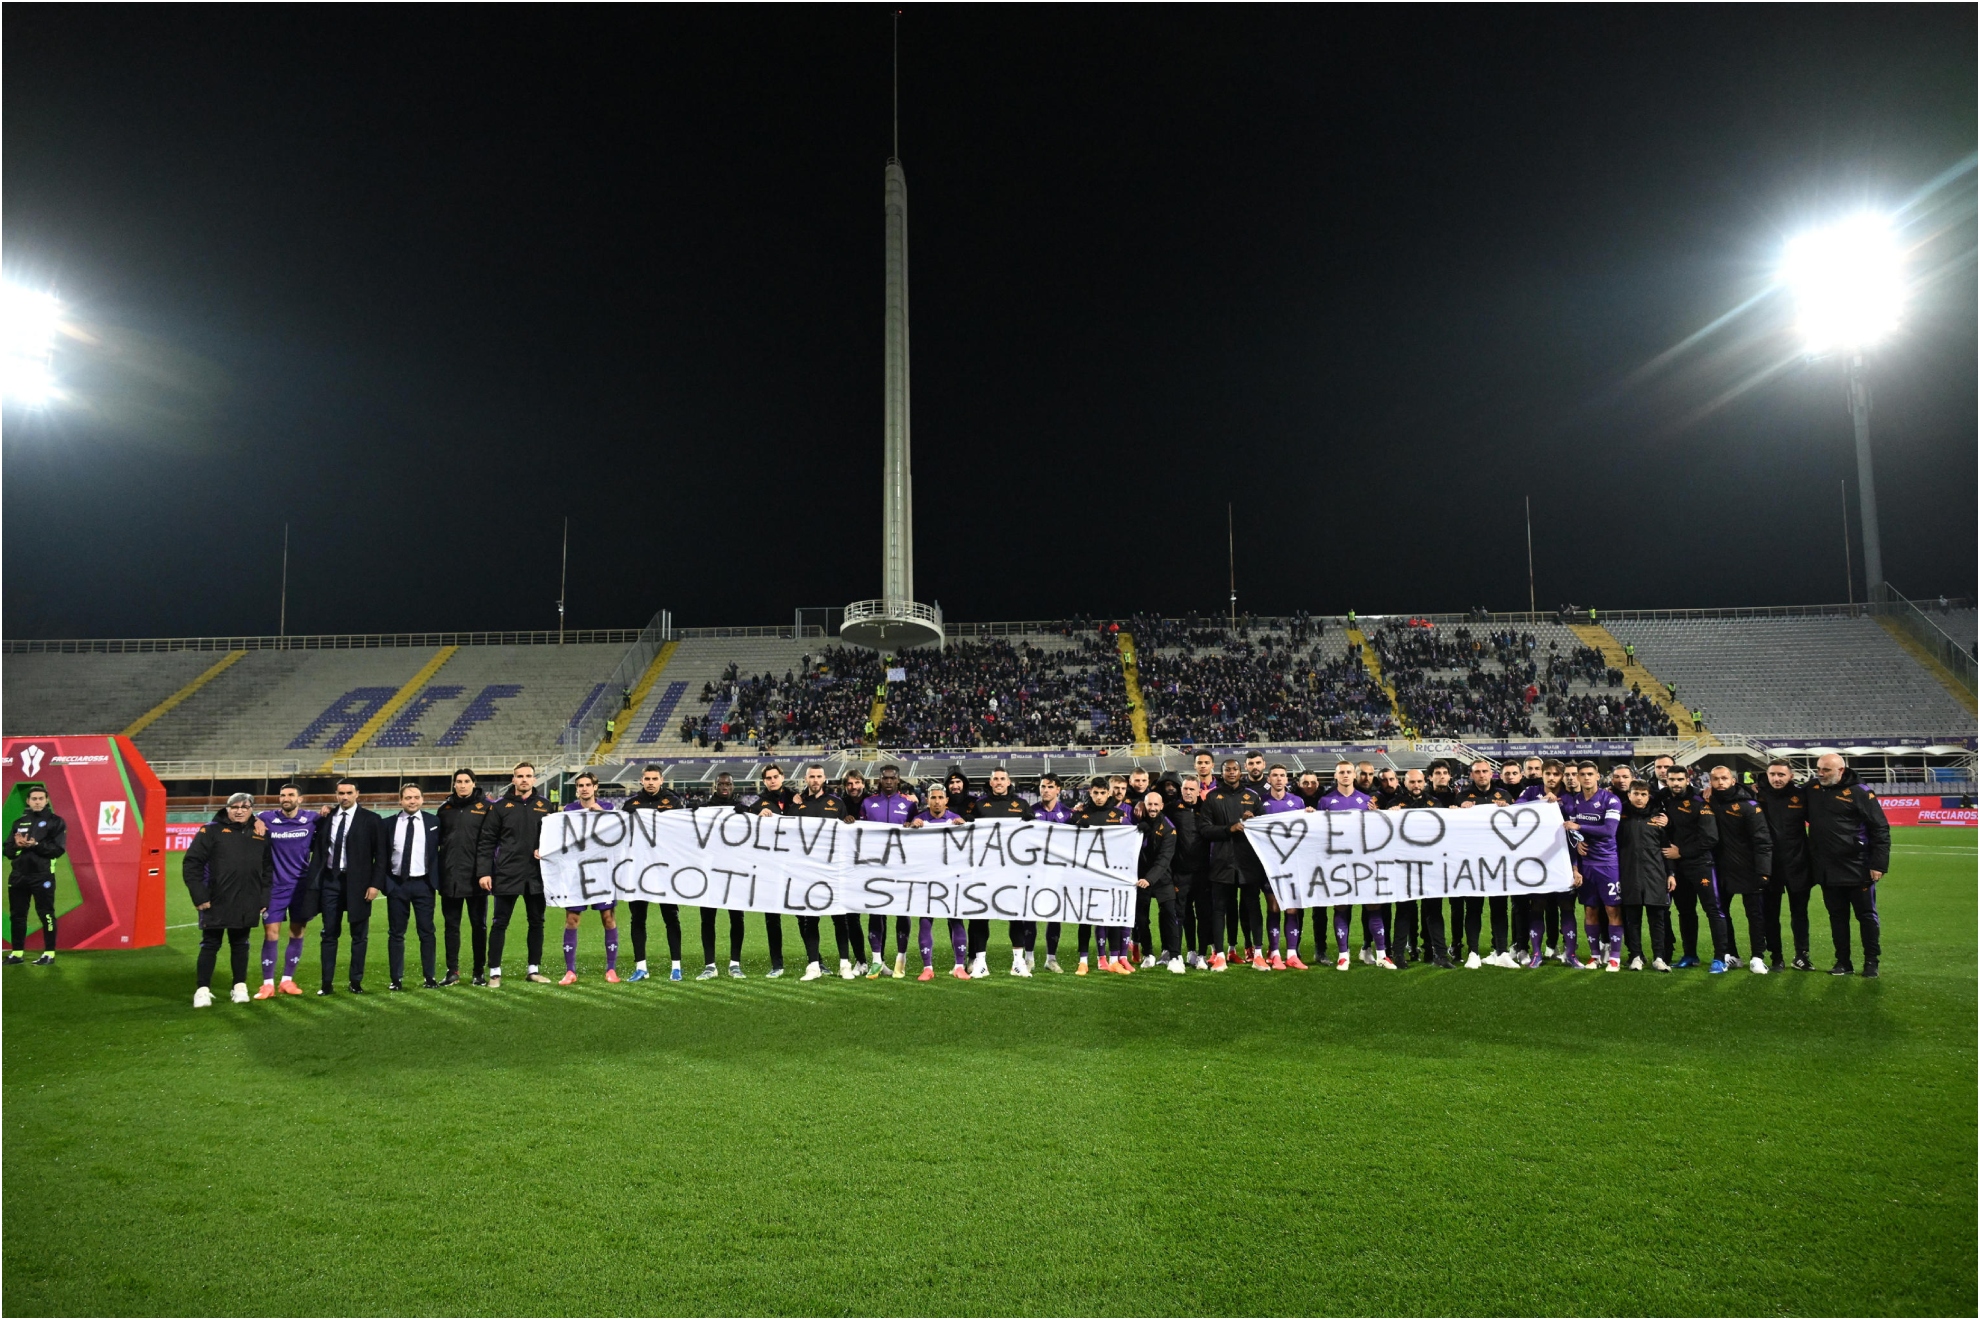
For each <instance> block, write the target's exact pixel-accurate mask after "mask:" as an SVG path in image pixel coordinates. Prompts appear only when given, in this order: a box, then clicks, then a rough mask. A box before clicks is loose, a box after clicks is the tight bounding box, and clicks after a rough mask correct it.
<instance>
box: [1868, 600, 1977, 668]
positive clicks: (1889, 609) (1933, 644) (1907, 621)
mask: <svg viewBox="0 0 1980 1320" xmlns="http://www.w3.org/2000/svg"><path fill="white" fill-rule="evenodd" d="M1871 600H1872V605H1871V608H1872V609H1873V610H1874V611H1875V612H1876V613H1877V614H1879V615H1880V616H1882V617H1883V618H1885V619H1888V620H1889V621H1890V622H1891V623H1893V624H1896V625H1897V626H1898V627H1899V628H1902V629H1903V630H1904V634H1905V636H1907V637H1909V638H1911V640H1912V641H1914V642H1916V643H1918V645H1919V646H1921V647H1923V648H1924V649H1925V652H1926V653H1927V654H1928V655H1930V656H1931V657H1932V658H1933V659H1934V660H1937V661H1938V662H1939V663H1940V664H1942V665H1944V666H1945V667H1946V669H1947V671H1948V672H1950V673H1951V674H1952V676H1953V677H1954V678H1955V679H1957V680H1959V682H1961V683H1962V684H1964V685H1965V687H1966V690H1967V692H1969V693H1971V692H1973V691H1974V663H1973V652H1971V651H1969V650H1967V649H1966V648H1965V647H1963V646H1961V645H1960V644H1959V643H1958V642H1956V641H1954V640H1953V639H1952V637H1951V636H1950V635H1948V634H1947V632H1946V630H1945V629H1944V628H1941V627H1940V626H1939V625H1938V624H1936V623H1934V622H1933V621H1932V616H1931V615H1929V614H1927V613H1926V612H1925V611H1924V610H1922V609H1920V608H1919V607H1918V606H1917V605H1916V604H1914V603H1913V602H1912V601H1911V600H1909V599H1907V598H1906V597H1905V596H1904V595H1903V593H1901V592H1899V591H1898V589H1897V588H1895V587H1893V586H1892V585H1891V584H1890V583H1888V582H1883V583H1879V584H1878V585H1877V586H1876V587H1875V588H1873V589H1872V592H1871Z"/></svg>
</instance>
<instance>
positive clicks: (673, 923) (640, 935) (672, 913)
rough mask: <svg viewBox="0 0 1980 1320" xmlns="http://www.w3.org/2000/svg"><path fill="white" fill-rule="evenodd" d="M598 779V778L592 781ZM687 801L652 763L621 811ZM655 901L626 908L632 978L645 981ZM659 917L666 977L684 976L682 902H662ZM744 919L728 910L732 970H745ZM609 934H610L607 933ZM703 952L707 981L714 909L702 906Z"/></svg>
mask: <svg viewBox="0 0 1980 1320" xmlns="http://www.w3.org/2000/svg"><path fill="white" fill-rule="evenodd" d="M593 782H596V781H593ZM686 805H687V804H686V803H684V802H682V801H681V799H680V798H679V797H678V796H677V795H675V794H674V793H673V792H672V791H671V790H669V789H665V788H662V787H661V786H660V767H659V766H657V765H649V766H647V767H646V768H645V769H644V770H642V771H640V772H639V792H637V793H635V794H633V795H632V796H631V797H629V798H627V799H626V800H625V803H624V804H623V805H622V806H621V807H620V808H619V810H621V811H625V812H633V811H679V810H680V809H681V808H682V807H684V806H686ZM652 906H653V905H652V903H650V902H648V901H645V900H642V899H637V898H634V899H628V900H627V901H626V911H628V912H629V913H631V914H632V946H633V969H632V975H631V976H629V977H627V978H626V979H627V980H629V981H644V980H645V979H646V978H647V977H648V976H650V975H652V973H651V972H649V971H648V970H647V967H646V918H647V915H648V913H649V911H650V909H651V908H652ZM660 921H661V924H662V925H664V926H665V927H666V928H667V961H668V964H669V966H668V969H667V979H668V980H670V981H678V980H680V979H681V905H680V904H678V903H662V904H661V905H660ZM742 922H743V914H742V913H740V912H731V913H730V914H729V950H730V960H729V974H730V975H731V976H738V975H741V973H742V964H741V962H740V961H738V960H739V959H741V957H742ZM608 938H609V937H608ZM701 952H702V962H703V964H704V965H703V967H702V969H701V975H700V976H698V977H697V978H695V979H697V980H701V981H706V980H708V979H709V978H710V977H712V976H714V975H715V909H714V908H703V909H701Z"/></svg>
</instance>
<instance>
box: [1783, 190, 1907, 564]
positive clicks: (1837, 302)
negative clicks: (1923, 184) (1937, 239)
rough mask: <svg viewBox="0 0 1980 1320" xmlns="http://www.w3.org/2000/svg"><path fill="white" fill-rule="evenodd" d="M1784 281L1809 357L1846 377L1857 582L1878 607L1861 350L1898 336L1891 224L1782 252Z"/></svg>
mask: <svg viewBox="0 0 1980 1320" xmlns="http://www.w3.org/2000/svg"><path fill="white" fill-rule="evenodd" d="M1781 278H1782V282H1783V283H1785V284H1786V285H1787V287H1788V288H1789V289H1791V290H1793V291H1794V295H1795V301H1796V304H1797V306H1798V310H1799V314H1800V319H1799V326H1798V328H1799V330H1800V332H1801V335H1802V338H1803V341H1804V342H1805V343H1806V345H1807V348H1808V353H1809V355H1810V356H1811V357H1821V356H1826V355H1829V354H1835V353H1839V354H1841V355H1842V356H1843V358H1844V360H1845V361H1846V363H1847V370H1848V374H1849V411H1850V415H1851V417H1852V418H1854V420H1855V422H1856V499H1857V510H1858V514H1859V516H1860V517H1861V518H1862V520H1863V575H1864V577H1865V579H1867V581H1868V583H1869V587H1870V599H1871V600H1873V601H1874V600H1876V599H1878V597H1879V595H1880V594H1881V592H1882V589H1883V586H1884V551H1883V546H1882V544H1881V542H1880V541H1879V539H1878V536H1877V481H1876V477H1875V476H1874V475H1873V474H1872V472H1871V469H1870V382H1869V381H1868V379H1866V377H1865V375H1864V367H1863V353H1864V350H1865V349H1867V348H1869V347H1871V346H1872V345H1874V344H1876V343H1877V342H1878V341H1879V340H1881V339H1883V338H1884V337H1885V336H1887V335H1889V334H1890V333H1891V332H1892V331H1893V330H1895V329H1897V326H1898V320H1899V318H1900V316H1901V315H1902V313H1903V311H1904V253H1903V251H1902V250H1901V249H1900V247H1899V246H1898V238H1897V235H1896V234H1895V233H1894V232H1893V230H1892V225H1891V221H1890V218H1889V217H1887V216H1883V215H1878V214H1875V213H1874V212H1865V213H1864V214H1861V215H1854V216H1851V217H1849V218H1848V219H1846V220H1842V221H1839V222H1837V223H1836V224H1833V225H1830V226H1829V227H1828V228H1826V229H1818V230H1814V231H1812V232H1810V233H1806V234H1803V235H1801V236H1800V237H1799V238H1796V239H1794V240H1793V241H1792V242H1790V243H1789V244H1788V245H1787V253H1786V257H1785V260H1784V261H1783V262H1782V266H1781Z"/></svg>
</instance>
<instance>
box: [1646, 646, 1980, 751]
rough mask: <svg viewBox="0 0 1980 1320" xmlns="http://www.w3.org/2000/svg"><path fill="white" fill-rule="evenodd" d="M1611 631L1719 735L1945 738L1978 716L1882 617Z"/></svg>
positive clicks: (1970, 725)
mask: <svg viewBox="0 0 1980 1320" xmlns="http://www.w3.org/2000/svg"><path fill="white" fill-rule="evenodd" d="M1608 627H1609V631H1610V632H1612V633H1614V634H1615V635H1616V636H1617V637H1618V638H1620V639H1621V640H1622V641H1624V642H1628V643H1633V644H1634V645H1635V647H1636V651H1637V657H1638V658H1639V659H1640V660H1641V661H1642V662H1643V663H1644V665H1646V666H1647V667H1648V668H1649V669H1650V671H1651V672H1652V673H1654V674H1656V676H1657V677H1658V678H1660V679H1662V680H1663V681H1664V682H1666V683H1675V684H1677V686H1678V694H1677V696H1678V700H1679V701H1680V702H1682V703H1684V704H1685V705H1687V706H1689V707H1693V708H1697V709H1702V710H1703V711H1704V712H1705V727H1706V728H1707V729H1710V730H1712V731H1713V732H1714V733H1720V734H1724V733H1735V734H1740V735H1744V736H1747V737H1764V736H1766V735H1775V736H1781V737H1796V738H1812V737H1831V736H1844V735H1858V736H1868V735H1885V734H1890V735H1905V734H1917V735H1943V734H1948V733H1956V732H1961V731H1964V732H1966V733H1969V734H1970V733H1971V732H1972V730H1973V717H1972V716H1971V715H1970V714H1968V713H1967V711H1966V709H1965V708H1964V707H1963V706H1961V705H1960V703H1959V702H1958V700H1956V699H1955V698H1954V697H1953V695H1952V694H1951V693H1950V692H1948V691H1947V690H1946V688H1945V686H1944V685H1943V684H1941V683H1939V682H1938V681H1937V680H1936V679H1934V678H1933V677H1932V676H1931V675H1930V674H1929V673H1927V672H1926V671H1925V670H1924V669H1922V668H1920V667H1919V665H1918V664H1917V663H1916V662H1915V661H1914V660H1912V658H1911V657H1910V656H1909V655H1907V654H1906V653H1905V651H1904V649H1903V648H1902V647H1900V646H1899V645H1898V644H1897V642H1896V641H1895V640H1893V639H1892V637H1891V635H1890V634H1889V633H1888V632H1886V631H1885V630H1884V629H1883V628H1882V627H1881V626H1879V625H1878V623H1877V621H1876V620H1875V619H1873V618H1869V617H1864V616H1859V617H1854V618H1850V617H1831V618H1775V619H1770V618H1755V619H1620V620H1615V621H1611V622H1610V623H1609V625H1608Z"/></svg>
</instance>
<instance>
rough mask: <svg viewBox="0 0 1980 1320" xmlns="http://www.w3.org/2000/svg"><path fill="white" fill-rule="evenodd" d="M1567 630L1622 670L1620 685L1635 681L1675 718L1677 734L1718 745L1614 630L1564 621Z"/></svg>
mask: <svg viewBox="0 0 1980 1320" xmlns="http://www.w3.org/2000/svg"><path fill="white" fill-rule="evenodd" d="M1568 630H1569V631H1570V632H1572V633H1573V634H1574V635H1575V636H1576V637H1578V638H1580V639H1581V644H1582V645H1583V646H1592V647H1594V648H1595V649H1596V650H1598V651H1600V652H1601V653H1602V662H1603V663H1604V664H1606V665H1608V667H1609V668H1611V669H1620V670H1622V671H1623V686H1624V687H1628V686H1629V685H1630V684H1632V683H1635V684H1637V685H1638V686H1640V687H1641V688H1642V689H1643V690H1644V691H1645V692H1647V693H1648V694H1649V695H1650V696H1651V698H1652V699H1654V700H1655V701H1656V703H1657V704H1658V705H1659V706H1661V707H1663V710H1664V713H1665V714H1666V715H1668V716H1670V717H1671V719H1672V720H1674V721H1676V723H1677V726H1678V736H1679V737H1680V738H1697V739H1700V740H1702V741H1703V742H1704V743H1705V744H1706V745H1707V746H1714V747H1715V746H1717V745H1718V743H1719V740H1718V739H1717V738H1715V737H1713V736H1712V735H1711V734H1710V733H1709V732H1707V731H1706V730H1704V729H1701V728H1699V727H1698V724H1697V722H1696V721H1695V720H1693V719H1692V718H1691V712H1690V711H1689V710H1687V709H1685V705H1684V703H1683V702H1681V701H1676V700H1673V699H1672V697H1671V689H1670V686H1669V685H1668V684H1666V683H1665V682H1664V681H1663V680H1661V679H1659V678H1658V677H1657V676H1656V675H1655V674H1653V673H1651V672H1650V671H1649V670H1648V669H1646V668H1645V667H1644V665H1643V662H1642V661H1640V660H1638V659H1637V658H1636V657H1635V656H1633V655H1631V654H1630V653H1629V652H1628V651H1627V650H1626V649H1624V647H1623V644H1622V643H1621V642H1619V641H1617V640H1616V637H1615V634H1614V633H1611V632H1610V631H1609V630H1608V629H1607V628H1604V627H1603V626H1602V625H1601V624H1599V623H1571V624H1569V625H1568Z"/></svg>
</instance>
